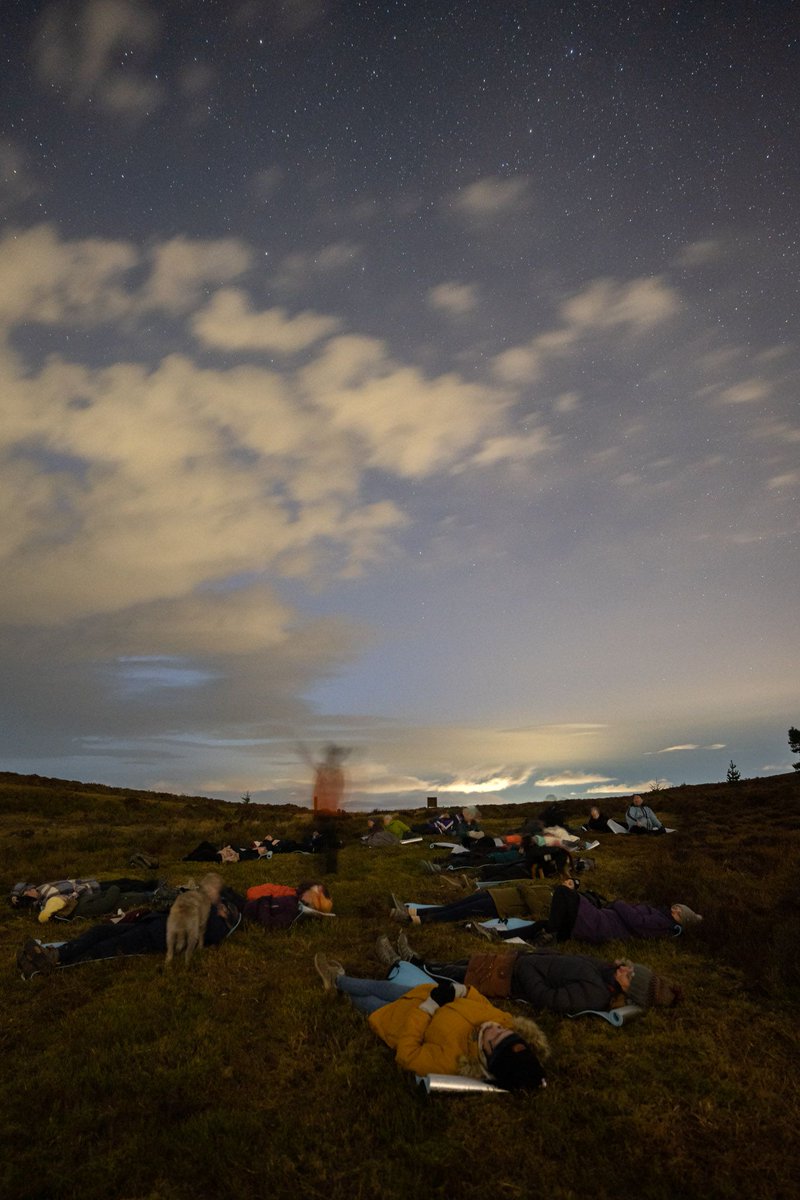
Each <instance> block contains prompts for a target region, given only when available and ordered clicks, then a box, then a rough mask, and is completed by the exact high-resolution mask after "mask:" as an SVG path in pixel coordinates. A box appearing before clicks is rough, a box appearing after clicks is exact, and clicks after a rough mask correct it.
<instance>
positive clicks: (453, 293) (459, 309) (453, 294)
mask: <svg viewBox="0 0 800 1200" xmlns="http://www.w3.org/2000/svg"><path fill="white" fill-rule="evenodd" d="M428 304H429V305H430V306H431V308H435V309H438V310H439V311H440V312H444V313H448V314H449V315H450V316H454V317H464V316H467V315H468V314H469V313H473V312H475V310H476V308H477V307H478V288H477V287H476V285H475V284H474V283H438V284H437V285H436V287H434V288H431V290H430V291H429V292H428Z"/></svg>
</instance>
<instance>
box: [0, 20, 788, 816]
mask: <svg viewBox="0 0 800 1200" xmlns="http://www.w3.org/2000/svg"><path fill="white" fill-rule="evenodd" d="M0 21H2V34H3V37H2V42H1V43H0V45H1V46H2V59H3V66H2V77H1V78H2V83H1V84H0V87H1V88H2V105H1V106H0V112H1V113H2V129H1V130H0V222H2V227H1V229H0V239H1V240H2V245H1V246H0V397H2V412H3V420H2V427H1V430H2V450H1V453H2V470H1V471H0V497H2V508H3V521H2V526H0V555H2V579H3V587H2V590H1V591H0V603H1V604H2V615H1V616H0V620H1V621H2V629H1V630H0V644H1V645H2V663H0V676H1V677H2V680H3V684H2V692H3V719H2V727H1V729H2V732H1V734H0V737H1V738H2V741H1V742H0V747H1V749H0V769H4V770H12V771H21V772H26V773H27V772H35V773H38V774H41V775H55V776H61V777H67V778H79V779H84V780H92V781H97V782H103V783H109V784H116V785H120V786H131V787H142V788H158V789H167V790H171V791H179V792H186V793H198V792H208V793H211V794H215V795H222V796H227V797H231V796H233V797H236V796H238V795H239V794H241V793H242V792H243V791H249V792H250V793H251V795H252V796H253V798H254V799H259V800H261V799H273V800H285V799H289V800H294V801H297V802H305V801H306V800H307V798H308V792H309V767H308V764H307V756H308V755H310V756H311V757H313V758H317V757H320V756H321V753H322V750H323V747H324V746H325V744H326V743H327V742H329V741H334V742H336V743H338V744H341V745H345V746H348V747H351V748H352V753H351V755H350V758H349V760H348V766H349V771H350V788H351V803H352V804H353V806H359V805H361V806H365V805H369V806H372V805H373V804H380V805H383V806H387V805H408V804H419V803H421V802H424V797H425V796H426V795H433V794H438V795H440V796H441V797H442V800H443V801H447V802H452V803H458V802H459V801H462V800H463V799H464V798H469V799H470V800H473V801H475V800H477V801H479V802H481V803H488V802H491V801H492V800H495V799H504V800H508V799H543V798H544V797H545V795H549V794H555V795H558V796H566V795H578V796H585V797H586V798H587V800H588V798H589V797H590V796H593V795H615V794H619V795H622V794H623V793H629V792H631V791H635V790H645V789H647V788H649V787H651V786H653V784H654V783H657V784H660V785H666V784H667V783H675V784H679V783H682V782H686V783H693V782H703V781H707V780H718V779H724V777H725V773H726V770H727V767H728V763H729V761H730V760H731V759H733V760H734V761H735V763H736V764H737V766H738V769H739V771H740V772H741V774H742V776H743V777H746V776H753V775H762V774H773V773H778V772H782V771H786V770H789V769H790V767H791V761H792V756H791V752H790V750H789V747H788V745H787V736H786V731H787V729H788V728H789V726H790V725H797V724H798V723H800V688H799V687H798V683H797V678H798V672H797V664H796V659H797V638H796V633H797V596H798V591H799V589H798V583H799V582H800V581H799V580H798V574H799V572H798V539H797V533H798V503H797V502H798V491H799V490H800V465H799V464H800V404H798V380H799V379H800V343H799V341H798V336H799V333H798V310H799V308H800V303H799V301H798V279H799V278H800V253H799V250H800V246H799V245H798V228H799V224H798V218H799V216H800V211H799V210H800V200H799V199H798V197H800V169H799V168H800V130H798V109H799V108H800V83H798V80H800V61H799V60H800V55H799V54H798V50H799V49H800V15H799V14H798V8H797V6H796V5H795V4H792V3H780V2H769V0H762V2H761V3H744V2H740V3H736V2H730V3H726V2H725V0H715V2H710V0H709V2H702V0H697V2H695V3H674V4H673V3H647V2H644V3H639V4H623V3H616V2H614V0H608V2H604V3H597V4H592V3H573V4H569V3H561V4H559V3H547V2H544V0H539V2H532V0H531V2H528V3H520V2H513V0H512V2H508V3H503V2H502V0H496V2H491V3H490V2H488V0H477V2H473V0H459V2H458V3H444V2H442V3H439V2H437V0H417V2H416V3H401V2H397V3H378V2H377V0H374V2H373V0H370V2H365V3H358V2H356V0H338V2H337V0H282V2H279V0H220V2H218V3H203V2H202V0H185V2H181V0H170V2H162V3H158V4H156V3H151V2H149V0H51V2H49V3H35V2H32V0H16V2H14V0H10V2H9V0H7V2H6V3H5V4H4V5H3V7H2V14H1V15H0Z"/></svg>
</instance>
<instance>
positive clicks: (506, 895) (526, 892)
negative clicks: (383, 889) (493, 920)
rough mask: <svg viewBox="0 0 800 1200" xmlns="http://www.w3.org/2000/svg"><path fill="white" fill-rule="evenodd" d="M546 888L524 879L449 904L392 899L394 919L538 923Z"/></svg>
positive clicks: (420, 922)
mask: <svg viewBox="0 0 800 1200" xmlns="http://www.w3.org/2000/svg"><path fill="white" fill-rule="evenodd" d="M541 891H542V884H540V883H535V882H534V881H533V880H532V879H520V880H518V881H516V882H512V883H504V884H500V885H499V886H498V887H489V888H479V889H478V890H477V891H475V892H472V893H470V894H469V895H467V896H461V897H460V898H459V899H458V900H452V901H451V902H450V903H449V904H430V905H423V904H415V903H412V904H401V903H400V901H399V900H397V898H396V897H395V896H392V905H393V906H392V909H391V910H390V916H391V917H392V919H393V920H395V921H400V922H411V923H412V924H414V925H427V924H430V923H433V922H436V923H438V922H441V921H471V920H474V919H475V918H476V917H483V918H489V917H500V919H501V920H504V919H506V918H508V917H528V918H531V919H535V914H536V911H537V909H538V910H539V911H541V904H542V898H541Z"/></svg>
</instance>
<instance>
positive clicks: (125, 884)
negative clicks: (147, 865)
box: [100, 879, 158, 892]
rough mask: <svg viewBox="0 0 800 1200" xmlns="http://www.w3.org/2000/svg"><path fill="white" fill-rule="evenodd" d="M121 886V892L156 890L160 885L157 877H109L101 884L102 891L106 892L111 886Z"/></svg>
mask: <svg viewBox="0 0 800 1200" xmlns="http://www.w3.org/2000/svg"><path fill="white" fill-rule="evenodd" d="M112 887H115V888H119V890H120V891H121V892H154V891H155V890H156V888H157V887H158V880H157V879H107V880H106V881H105V883H101V884H100V891H101V892H106V891H108V889H109V888H112Z"/></svg>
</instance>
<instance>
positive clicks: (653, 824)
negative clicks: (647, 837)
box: [625, 796, 666, 833]
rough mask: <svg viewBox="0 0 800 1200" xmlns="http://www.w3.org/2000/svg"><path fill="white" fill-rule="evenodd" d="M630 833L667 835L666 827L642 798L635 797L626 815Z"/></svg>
mask: <svg viewBox="0 0 800 1200" xmlns="http://www.w3.org/2000/svg"><path fill="white" fill-rule="evenodd" d="M625 824H626V825H627V826H628V833H665V832H666V830H665V829H664V826H663V825H662V824H661V822H660V821H659V819H658V817H657V816H656V814H655V813H654V812H653V810H652V808H650V807H649V805H647V804H645V802H644V800H643V799H642V797H641V796H634V797H633V800H632V801H631V803H630V806H629V808H628V811H627V812H626V813H625Z"/></svg>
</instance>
